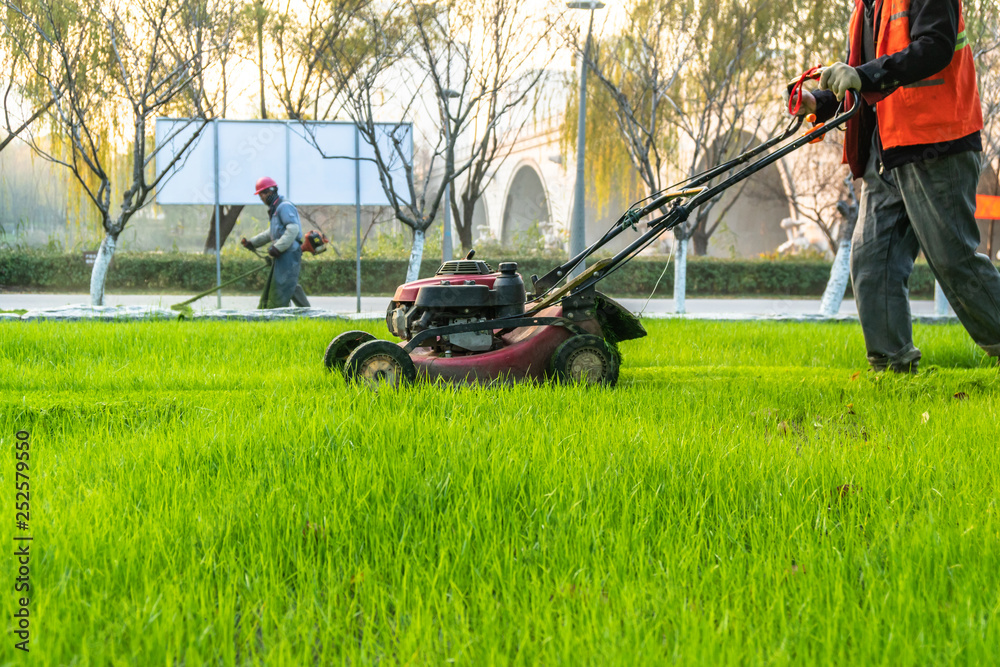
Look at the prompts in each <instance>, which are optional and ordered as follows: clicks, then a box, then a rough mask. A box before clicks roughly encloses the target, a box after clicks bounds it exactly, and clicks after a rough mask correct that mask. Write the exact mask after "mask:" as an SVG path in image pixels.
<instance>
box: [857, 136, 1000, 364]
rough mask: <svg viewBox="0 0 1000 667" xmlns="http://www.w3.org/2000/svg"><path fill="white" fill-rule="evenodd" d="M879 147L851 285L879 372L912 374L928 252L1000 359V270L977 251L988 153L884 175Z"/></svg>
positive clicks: (968, 322)
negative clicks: (920, 272)
mask: <svg viewBox="0 0 1000 667" xmlns="http://www.w3.org/2000/svg"><path fill="white" fill-rule="evenodd" d="M880 167H881V165H880V164H879V163H878V159H877V153H876V151H875V149H874V147H873V148H872V156H871V159H870V160H869V161H868V165H867V169H866V170H865V174H864V186H863V187H862V189H861V204H860V211H859V217H858V225H857V227H856V228H855V230H854V236H853V238H852V240H851V280H852V282H853V284H854V295H855V297H854V298H855V300H856V301H857V304H858V316H859V318H860V319H861V328H862V329H863V330H864V334H865V345H866V347H867V348H868V361H869V363H871V365H872V367H873V368H875V369H876V370H883V369H885V368H886V367H891V368H893V369H894V370H908V369H909V368H910V366H911V365H913V364H914V362H916V361H918V360H919V359H920V350H918V349H917V348H916V347H914V345H913V328H912V324H911V319H910V302H909V289H908V282H909V278H910V272H911V271H912V270H913V261H914V260H915V259H916V257H917V253H918V252H919V251H920V250H923V251H924V256H925V257H926V258H927V263H928V264H929V265H930V269H931V272H932V273H933V274H934V277H935V278H936V279H937V281H938V282H939V283H940V284H941V289H942V290H943V291H944V294H945V296H946V297H948V302H949V303H950V304H951V307H952V308H954V309H955V314H956V315H958V319H959V321H961V322H962V324H963V325H964V326H965V329H966V330H967V331H968V332H969V335H971V336H972V339H973V340H974V341H975V342H976V344H978V345H979V346H980V347H981V348H983V349H984V350H985V351H986V353H987V354H990V355H993V356H1000V273H998V272H997V269H996V267H994V266H993V264H992V263H991V262H990V260H989V259H988V258H987V257H986V256H985V255H981V254H979V253H977V252H976V247H977V246H978V245H979V227H978V226H977V225H976V220H975V215H974V212H975V210H976V185H977V184H978V182H979V172H980V169H981V168H982V156H981V154H980V153H973V152H964V153H958V154H955V155H947V156H945V157H931V158H929V159H926V160H923V161H921V162H914V163H912V164H906V165H902V166H900V167H896V168H895V169H892V170H885V172H884V173H882V174H880V173H879V170H880Z"/></svg>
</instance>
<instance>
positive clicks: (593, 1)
mask: <svg viewBox="0 0 1000 667" xmlns="http://www.w3.org/2000/svg"><path fill="white" fill-rule="evenodd" d="M566 6H567V7H568V8H570V9H587V10H590V21H589V23H588V24H587V41H586V42H585V43H584V45H583V62H582V63H580V115H579V119H578V121H577V126H576V189H575V191H574V193H573V218H572V220H571V221H570V226H569V256H570V257H576V256H577V255H579V254H580V253H581V252H583V251H584V250H586V248H587V239H586V236H587V222H586V208H587V207H586V201H585V193H584V189H585V185H586V182H585V179H584V150H585V148H586V145H585V144H586V138H587V59H588V58H589V57H590V36H591V33H592V32H593V29H594V10H595V9H601V8H603V7H604V3H603V2H599V1H598V0H573V1H572V2H567V3H566ZM584 268H586V267H584V265H583V263H580V264H579V265H578V266H577V267H576V268H575V269H573V271H572V273H571V276H576V275H579V274H580V273H582V272H583V270H584Z"/></svg>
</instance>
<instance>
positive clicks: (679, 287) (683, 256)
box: [674, 237, 688, 315]
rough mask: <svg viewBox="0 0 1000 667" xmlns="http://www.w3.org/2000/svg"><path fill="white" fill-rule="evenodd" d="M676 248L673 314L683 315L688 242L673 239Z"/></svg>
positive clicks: (685, 309)
mask: <svg viewBox="0 0 1000 667" xmlns="http://www.w3.org/2000/svg"><path fill="white" fill-rule="evenodd" d="M674 245H675V247H676V248H677V250H676V252H675V253H674V312H675V313H677V314H678V315H683V314H684V313H686V312H687V306H686V305H685V303H684V299H685V297H686V295H687V256H688V240H687V239H686V238H684V239H680V238H677V237H674Z"/></svg>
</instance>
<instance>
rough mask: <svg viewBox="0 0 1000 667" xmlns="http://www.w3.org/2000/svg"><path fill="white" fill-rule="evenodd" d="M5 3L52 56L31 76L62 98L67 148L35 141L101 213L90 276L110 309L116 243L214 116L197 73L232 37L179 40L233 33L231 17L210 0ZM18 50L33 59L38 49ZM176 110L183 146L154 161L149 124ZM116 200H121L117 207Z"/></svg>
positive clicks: (93, 294)
mask: <svg viewBox="0 0 1000 667" xmlns="http://www.w3.org/2000/svg"><path fill="white" fill-rule="evenodd" d="M3 1H4V3H5V5H6V6H7V8H8V9H10V10H11V11H12V12H14V13H15V14H16V15H17V17H18V18H19V19H20V20H21V21H24V22H25V24H26V25H27V26H29V27H30V28H31V29H32V32H33V35H34V37H35V38H36V41H35V45H39V46H42V47H44V48H45V49H46V52H47V57H45V58H39V59H37V60H32V61H31V62H32V67H33V68H34V73H35V74H36V75H37V76H38V77H40V78H41V79H43V80H44V81H46V82H47V84H48V86H49V87H50V89H51V90H53V91H55V90H57V89H61V90H62V91H63V94H62V95H61V96H58V97H56V99H55V103H54V104H53V107H52V109H53V112H52V118H51V127H52V129H53V131H54V133H55V134H56V136H58V137H59V138H60V140H61V142H62V145H61V146H59V145H51V144H43V143H42V142H40V141H38V140H37V139H36V138H32V140H31V143H32V147H33V148H34V149H35V151H36V152H37V153H39V154H40V155H42V156H43V157H45V158H46V159H48V160H51V161H52V162H54V163H57V164H60V165H62V166H64V167H66V168H67V169H69V170H70V171H71V173H72V174H73V176H74V178H75V179H76V181H77V183H78V184H79V186H80V187H81V189H82V190H83V191H84V192H85V193H86V196H87V198H88V199H89V200H90V201H91V202H92V203H93V205H94V207H95V208H96V209H97V211H98V213H99V215H100V218H101V221H102V226H103V230H104V239H103V241H102V242H101V246H100V250H99V251H98V254H97V259H96V260H95V263H94V269H93V272H92V274H91V282H90V298H91V303H92V304H93V305H103V301H104V283H105V279H106V277H107V272H108V267H109V264H110V262H111V258H112V257H113V256H114V253H115V249H116V247H117V241H118V236H119V235H120V234H121V232H122V231H123V230H124V228H125V226H126V224H128V222H129V220H130V219H131V218H132V217H133V216H134V215H135V214H136V213H137V212H138V211H139V210H140V209H141V208H142V207H143V206H144V205H145V204H146V203H147V202H148V199H149V195H150V193H151V192H152V191H153V190H154V189H155V188H156V186H157V185H158V184H159V183H161V182H162V181H163V179H164V178H165V177H166V176H167V174H168V173H169V172H170V169H171V167H173V166H174V164H176V163H177V161H178V160H180V159H181V157H182V156H183V155H184V150H185V149H186V148H188V147H189V146H191V145H192V144H193V143H194V142H195V141H197V139H198V138H199V135H200V133H201V130H202V129H203V128H204V127H205V125H206V124H207V123H208V118H209V117H211V115H212V113H213V109H212V108H210V107H208V106H206V104H205V101H206V99H207V98H206V97H205V95H204V94H203V92H202V91H198V90H196V87H197V83H198V73H199V71H200V70H201V69H202V68H203V67H204V63H205V62H206V61H207V59H208V57H209V56H208V53H207V52H208V51H212V50H213V49H214V47H213V46H212V44H213V43H219V42H221V41H226V40H218V39H211V40H200V39H199V40H195V41H189V40H186V39H183V38H181V36H182V35H184V34H185V33H186V31H190V30H192V29H195V28H198V29H201V28H204V29H206V30H211V31H219V32H222V33H226V32H228V31H229V30H230V28H231V22H230V19H229V17H230V16H231V14H232V12H231V11H230V8H229V7H228V6H226V5H225V4H215V3H214V2H211V0H154V1H151V2H147V3H143V4H141V5H132V4H126V3H124V2H123V3H108V4H106V5H103V6H102V7H101V8H100V10H99V11H94V8H93V7H92V6H89V4H88V5H85V4H82V3H81V4H74V3H72V2H70V3H66V2H58V0H26V1H25V2H23V3H22V4H21V5H18V4H15V2H14V1H13V0H3ZM28 2H30V3H31V4H30V5H29V4H28ZM57 2H58V4H57ZM19 48H20V49H21V51H22V52H23V53H24V54H25V55H27V54H29V53H31V48H32V44H21V45H20V46H19ZM174 109H183V110H185V111H189V112H191V113H190V114H189V115H190V117H191V118H192V120H191V121H189V123H188V124H186V125H182V127H181V128H180V129H178V130H176V132H177V133H178V134H177V135H175V136H179V135H180V133H182V132H183V133H184V134H183V136H184V137H185V143H184V144H183V146H182V148H181V150H179V151H177V153H176V155H175V156H174V157H173V158H172V159H171V160H161V161H159V163H156V162H154V161H155V159H156V156H157V154H158V150H159V149H158V148H156V147H153V145H152V144H153V133H154V128H153V127H152V124H151V122H150V121H152V120H153V119H154V118H155V117H156V116H157V115H160V114H167V113H169V112H170V111H171V110H174ZM125 128H127V130H125ZM168 139H169V138H168ZM163 143H166V142H163ZM116 145H123V146H127V148H128V156H127V157H128V162H129V171H128V174H127V175H126V176H125V177H124V179H123V180H122V182H116V181H115V180H114V179H113V174H114V171H113V168H112V162H113V159H114V154H115V148H116ZM161 145H162V144H161ZM116 195H117V196H120V200H119V202H118V203H117V204H113V203H112V197H113V196H116Z"/></svg>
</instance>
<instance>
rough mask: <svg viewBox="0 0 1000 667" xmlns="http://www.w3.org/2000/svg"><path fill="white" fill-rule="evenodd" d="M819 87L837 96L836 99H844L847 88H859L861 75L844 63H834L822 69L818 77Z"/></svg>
mask: <svg viewBox="0 0 1000 667" xmlns="http://www.w3.org/2000/svg"><path fill="white" fill-rule="evenodd" d="M819 87H820V88H822V89H823V90H829V91H830V92H832V93H833V94H834V95H836V96H837V101H838V102H839V101H840V100H842V99H844V96H845V95H846V94H847V91H848V90H859V91H860V90H861V76H860V75H859V74H858V70H856V69H854V68H853V67H851V66H850V65H847V64H845V63H834V64H832V65H830V66H829V67H827V68H826V69H825V70H823V75H822V76H821V77H820V79H819Z"/></svg>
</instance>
